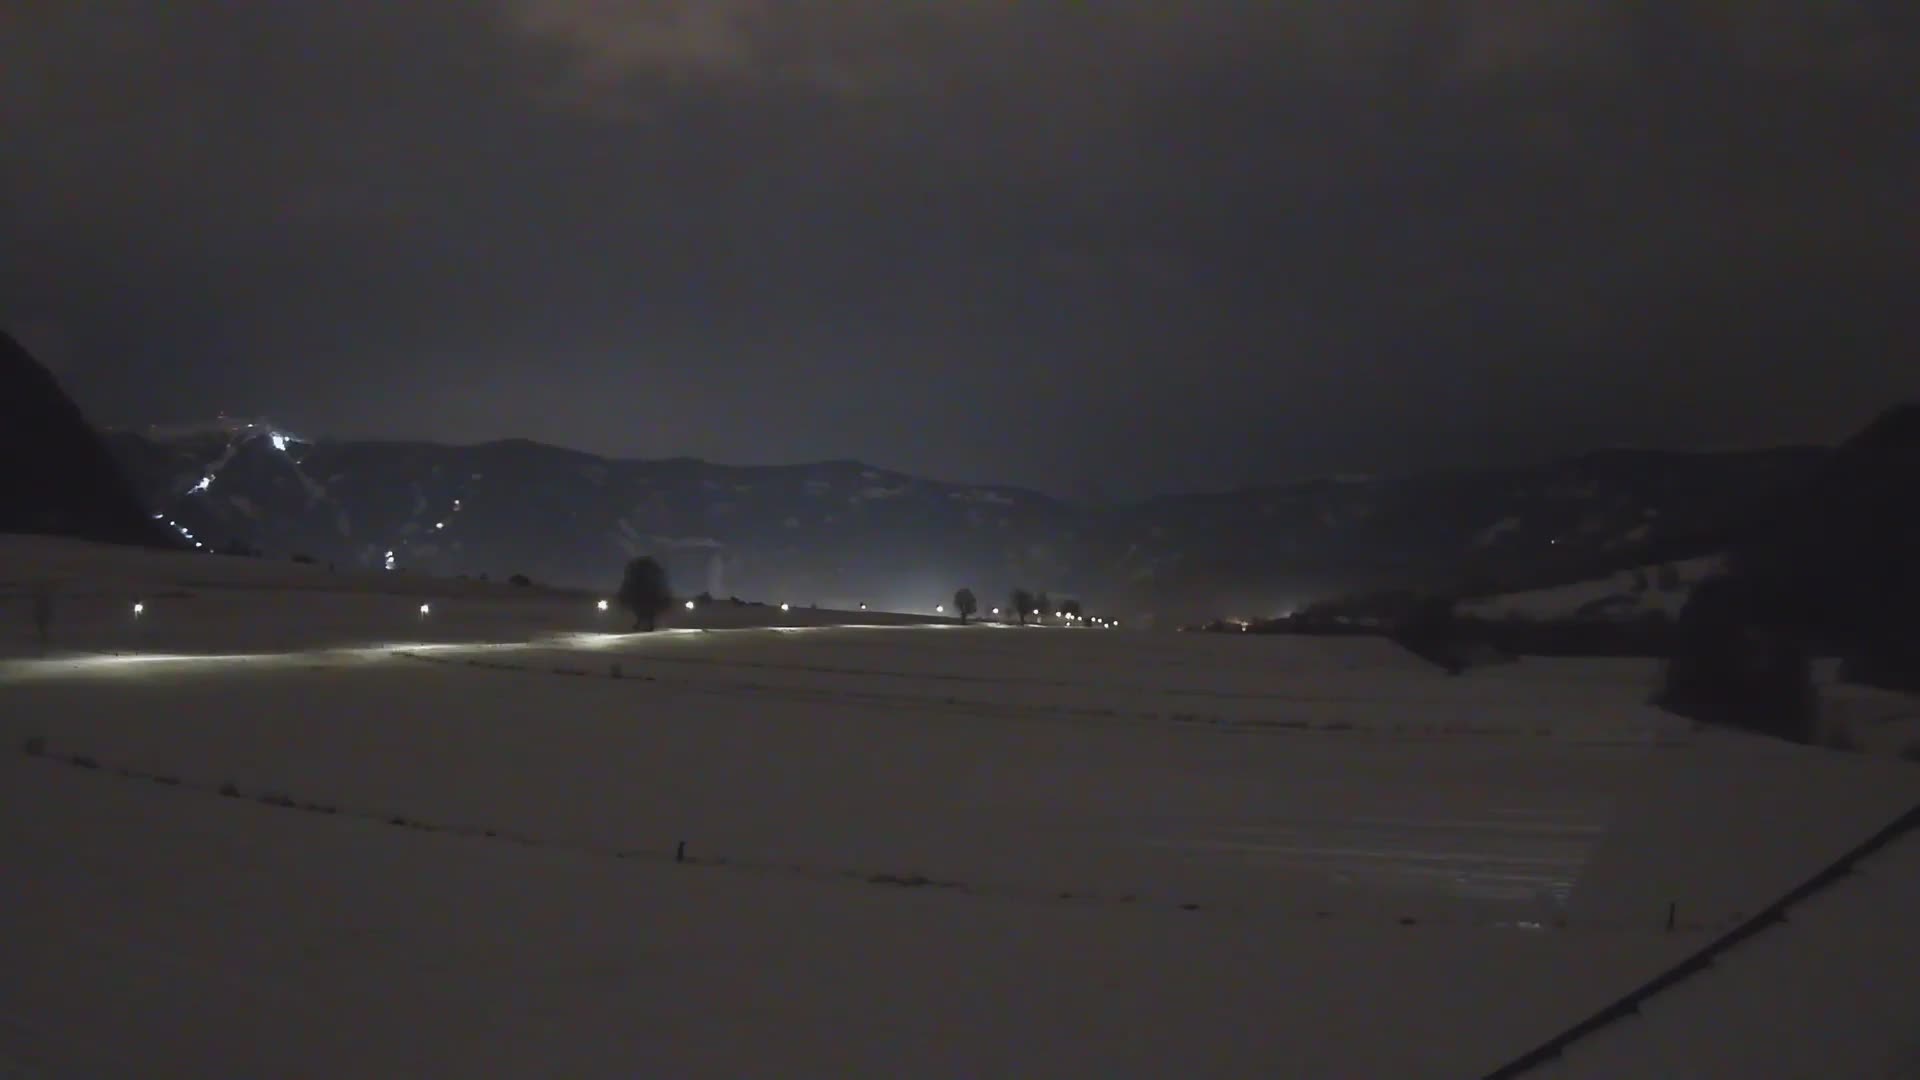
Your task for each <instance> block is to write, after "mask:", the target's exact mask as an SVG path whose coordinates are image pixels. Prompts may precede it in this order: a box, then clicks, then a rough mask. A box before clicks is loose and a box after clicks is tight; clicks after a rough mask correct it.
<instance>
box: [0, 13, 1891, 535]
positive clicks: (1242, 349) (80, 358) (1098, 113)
mask: <svg viewBox="0 0 1920 1080" xmlns="http://www.w3.org/2000/svg"><path fill="white" fill-rule="evenodd" d="M1915 85H1920V5H1916V4H1915V3H1914V2H1913V0H1798V2H1789V0H1631V2H1616V0H1425V2H1423V0H1339V2H1337V3H1336V2H1334V0H1270V2H1264V3H1254V2H1249V0H1183V2H1181V3H1178V4H1176V3H1172V2H1168V0H1108V2H1103V3H1083V2H1077V0H1072V2H1070V0H1024V2H1022V0H911V2H910V0H644V2H643V0H629V2H614V0H501V2H499V3H485V2H482V0H433V2H425V0H405V2H402V0H380V2H374V0H366V2H354V3H311V2H301V3H291V2H289V3H238V2H221V3H214V2H210V0H166V2H164V3H163V2H160V0H124V2H119V0H91V2H87V3H77V2H73V0H15V2H13V3H8V4H5V5H0V321H4V322H5V323H6V324H8V325H9V326H11V327H13V328H14V329H15V330H16V331H17V332H18V333H19V335H20V336H21V337H22V339H23V340H25V341H26V342H27V343H28V344H29V345H30V346H31V347H32V348H34V349H35V351H36V352H37V353H39V354H40V355H41V356H42V357H43V358H44V359H46V360H47V361H49V362H50V363H51V364H53V365H54V366H55V367H56V369H57V370H58V372H59V374H60V376H61V378H62V379H63V380H64V381H65V382H66V383H67V385H68V386H69V388H70V389H71V390H72V391H73V392H74V393H75V395H76V397H77V398H78V399H79V400H80V402H81V404H82V405H83V407H85V408H86V409H87V410H88V411H89V412H90V413H91V414H92V416H93V417H94V418H95V419H96V420H97V421H100V422H102V423H110V424H143V423H147V422H152V421H178V420H184V419H198V418H204V417H209V416H211V415H212V414H213V413H215V412H217V411H223V410H224V411H227V412H229V413H236V414H245V415H266V416H270V417H272V418H274V419H276V420H278V421H280V422H282V423H284V424H286V425H289V426H291V427H293V428H294V429H295V430H298V431H301V432H302V433H310V434H313V435H317V436H323V435H338V436H381V437H414V438H432V439H440V440H454V441H474V440H481V439H488V438H494V437H501V436H508V435H522V436H527V437H531V438H536V439H540V440H544V441H550V442H557V443H561V444H565V445H571V446H577V447H580V448H583V449H588V450H592V451H596V452H601V453H609V454H619V455H634V456H649V457H652V456H677V455H693V456H701V457H708V458H712V459H716V460H722V461H731V462H745V463H783V462H795V461H803V460H815V459H822V458H837V457H858V458H861V459H863V460H867V461H871V462H874V463H877V464H881V465H885V466H889V467H895V468H900V469H905V470H909V471H915V472H924V473H928V474H932V475H936V476H940V477H943V478H949V479H960V480H981V481H1001V482H1009V483H1017V484H1025V485H1030V486H1036V487H1040V488H1043V489H1046V490H1050V491H1054V492H1057V493H1061V494H1067V495H1075V496H1103V497H1120V496H1133V495H1140V494H1145V493H1150V492H1157V491H1166V490H1175V489H1186V488H1218V487H1225V486H1232V485H1236V484H1241V483H1248V482H1257V481H1272V480H1283V479H1288V478H1295V477H1302V476H1308V475H1313V474H1316V473H1322V472H1358V471H1400V470H1406V469H1412V468H1420V467H1426V466H1430V465H1435V464H1446V463H1475V462H1492V461H1513V460H1532V459H1537V458H1541V457H1544V456H1548V455H1552V454H1555V453H1560V452H1565V451H1571V450H1579V449H1586V448H1591V447H1594V446H1600V445H1612V444H1635V445H1656V446H1672V447H1689V448H1691V447H1714V446H1726V445H1753V444H1764V443H1774V442H1783V441H1810V440H1818V441H1828V440H1832V439H1835V438H1837V437H1839V436H1841V435H1843V434H1845V433H1846V432H1847V431H1849V430H1850V429H1852V428H1854V427H1857V426H1859V425H1860V424H1862V423H1864V422H1865V421H1866V420H1867V419H1868V418H1869V417H1870V416H1871V415H1872V414H1873V413H1874V412H1875V411H1877V410H1878V409H1879V408H1881V407H1883V406H1884V405H1887V404H1890V403H1892V402H1893V401H1895V400H1899V399H1901V398H1907V397H1912V396H1915V392H1916V389H1917V388H1920V329H1917V326H1920V315H1915V314H1912V313H1911V312H1912V311H1916V310H1920V288H1916V286H1920V272H1916V266H1917V265H1920V93H1916V92H1915V91H1914V86H1915Z"/></svg>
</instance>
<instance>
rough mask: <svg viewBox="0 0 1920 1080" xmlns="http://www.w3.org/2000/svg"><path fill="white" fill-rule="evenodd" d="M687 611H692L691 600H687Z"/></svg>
mask: <svg viewBox="0 0 1920 1080" xmlns="http://www.w3.org/2000/svg"><path fill="white" fill-rule="evenodd" d="M687 610H688V611H692V610H693V601H691V600H689V601H687Z"/></svg>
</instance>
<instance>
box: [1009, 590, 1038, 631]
mask: <svg viewBox="0 0 1920 1080" xmlns="http://www.w3.org/2000/svg"><path fill="white" fill-rule="evenodd" d="M1010 600H1011V602H1012V604H1013V613H1014V614H1015V615H1017V616H1019V617H1020V625H1021V626H1025V625H1027V613H1028V612H1030V611H1032V610H1033V594H1032V593H1030V592H1028V591H1027V590H1025V589H1015V590H1013V596H1012V597H1010Z"/></svg>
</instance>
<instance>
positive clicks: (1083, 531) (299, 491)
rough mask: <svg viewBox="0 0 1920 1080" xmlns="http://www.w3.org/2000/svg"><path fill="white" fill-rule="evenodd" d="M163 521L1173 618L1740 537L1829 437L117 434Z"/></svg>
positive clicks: (836, 595) (254, 429)
mask: <svg viewBox="0 0 1920 1080" xmlns="http://www.w3.org/2000/svg"><path fill="white" fill-rule="evenodd" d="M110 443H111V445H112V446H113V448H114V450H115V452H116V454H117V455H118V457H119V458H120V460H121V461H122V462H123V464H124V466H125V467H126V469H127V471H128V472H129V474H130V475H132V476H133V477H134V478H135V482H136V484H137V485H138V486H139V488H140V490H141V492H142V494H143V495H144V496H145V497H146V498H147V500H148V501H149V502H150V503H151V504H152V505H153V507H154V508H155V510H157V511H159V512H160V513H162V514H163V515H164V520H166V521H167V522H169V523H171V524H172V525H173V526H174V527H175V528H176V529H178V530H180V531H182V532H183V533H185V534H190V535H191V536H192V538H194V539H196V540H199V541H201V542H203V543H205V544H206V545H207V546H208V547H210V548H219V547H224V546H226V545H227V544H229V543H230V542H233V541H239V542H240V543H242V544H244V545H246V546H248V547H252V548H257V549H259V550H260V551H262V552H263V553H264V554H266V555H268V556H270V557H279V558H284V557H288V556H291V555H296V554H297V555H304V556H310V557H312V558H314V559H316V560H318V561H321V562H333V563H338V564H341V565H353V566H361V567H380V566H386V565H391V566H392V567H393V568H395V569H396V570H399V571H405V570H421V571H430V572H433V573H437V574H470V575H475V576H478V575H480V574H487V575H491V576H493V577H495V578H498V577H504V576H507V575H510V574H515V573H524V574H527V575H529V576H531V577H533V578H535V579H537V580H541V581H545V582H551V583H556V584H573V585H580V586H583V587H593V586H604V585H605V584H606V583H607V582H608V581H610V580H613V579H615V578H617V576H618V572H619V568H620V566H621V564H622V563H623V562H624V560H625V559H626V558H628V557H629V556H631V555H633V554H636V553H641V552H645V553H651V554H654V555H657V556H660V557H662V558H663V559H664V560H665V561H666V562H667V564H668V567H669V571H670V573H671V574H672V577H673V579H674V581H675V583H676V586H677V587H679V588H681V589H686V590H693V589H706V590H708V591H711V592H713V593H715V594H716V595H727V594H736V595H740V596H743V597H748V596H751V597H757V598H767V599H781V600H790V601H792V602H795V603H803V604H804V603H811V602H817V603H820V604H822V605H830V604H833V605H852V604H855V603H860V602H866V603H871V604H873V605H874V606H876V607H881V606H885V607H891V608H900V609H908V610H917V609H921V608H930V607H931V606H932V605H933V604H935V603H938V602H941V601H943V600H945V599H946V598H947V597H950V596H951V595H952V592H953V590H954V588H955V587H956V586H958V585H961V584H968V585H971V586H972V587H973V588H974V589H975V591H976V592H977V593H979V594H980V595H981V596H982V598H983V599H985V600H986V602H987V604H988V605H989V606H990V605H991V604H992V603H993V602H994V598H997V597H1000V596H1003V595H1005V591H1006V590H1007V589H1008V588H1010V587H1012V586H1014V585H1024V586H1028V587H1030V588H1034V589H1047V590H1051V591H1052V592H1053V593H1054V594H1056V595H1076V596H1081V597H1084V598H1086V599H1088V600H1091V601H1093V602H1096V603H1099V604H1101V605H1103V606H1105V607H1107V608H1108V609H1110V610H1131V611H1135V612H1141V613H1145V612H1158V613H1161V614H1164V615H1166V616H1168V617H1191V616H1195V615H1209V614H1222V613H1243V614H1247V615H1250V616H1266V615H1273V614H1278V613H1280V612H1282V611H1285V610H1288V609H1290V608H1293V607H1295V606H1298V605H1301V604H1304V603H1306V602H1308V601H1311V600H1313V599H1316V598H1319V597H1323V596H1326V595H1329V594H1331V593H1335V592H1340V591H1346V590H1352V589H1356V588H1364V587H1369V586H1379V585H1398V584H1406V583H1412V582H1432V581H1435V580H1441V579H1444V580H1447V581H1450V582H1467V583H1472V584H1473V585H1474V586H1475V587H1476V588H1477V590H1478V591H1481V592H1494V591H1506V590H1513V589H1523V588H1532V587H1539V586H1543V585H1551V584H1557V583H1561V582H1567V581H1577V580H1582V579H1585V578H1591V577H1595V576H1598V575H1600V574H1604V573H1606V572H1608V571H1610V570H1612V569H1614V568H1617V567H1620V566H1627V565H1633V564H1636V563H1641V562H1646V561H1649V560H1669V559H1676V558H1685V557H1691V556H1697V555H1701V554H1706V553H1709V552H1712V551H1716V550H1719V545H1720V544H1721V543H1722V542H1723V540H1724V536H1725V534H1726V532H1727V530H1728V529H1730V528H1732V527H1734V526H1735V524H1737V523H1738V522H1739V521H1741V520H1743V518H1744V516H1745V515H1748V514H1749V513H1750V512H1752V510H1753V508H1754V507H1755V506H1757V505H1758V504H1759V503H1761V502H1762V501H1764V500H1766V499H1768V498H1769V497H1771V496H1773V495H1774V494H1775V493H1777V492H1779V491H1782V490H1786V489H1788V488H1790V487H1792V486H1793V485H1795V484H1799V483H1801V482H1804V480H1805V478H1806V477H1807V476H1808V475H1810V474H1811V472H1812V471H1813V470H1814V469H1815V468H1816V467H1817V466H1818V465H1819V463H1820V462H1821V461H1822V460H1823V458H1824V456H1825V454H1826V453H1827V451H1824V450H1818V449H1782V450H1771V451H1757V452H1739V453H1714V454H1685V453H1658V452H1648V451H1601V452H1597V453H1593V454H1587V455H1582V456H1579V457H1575V458H1570V459H1567V460H1563V461H1559V462H1554V463H1551V464H1547V465H1541V466H1533V467H1525V468H1503V469H1481V470H1454V471H1447V472H1434V473H1424V474H1416V475H1410V476H1403V477H1387V478H1375V477H1333V478H1327V479H1322V480H1314V481H1306V482H1301V483H1292V484H1283V485H1273V486H1266V487H1257V488H1248V489H1244V490H1239V491H1232V492H1221V493H1213V494H1199V495H1183V496H1170V497H1163V498H1154V499H1149V500H1145V501H1142V502H1137V503H1131V504H1123V505H1118V506H1108V507H1087V506H1081V505H1078V504H1074V503H1070V502H1067V501H1064V500H1060V499H1056V498H1053V497H1050V496H1047V495H1044V494H1041V493H1038V492H1033V491H1027V490H1023V489H1019V488H1013V487H1001V486H980V485H967V484H951V483H943V482H940V481H935V480H929V479H926V478H922V477H916V476H910V475H906V474H903V473H899V472H894V471H891V470H887V469H882V468H877V467H874V466H870V465H865V464H862V463H860V462H855V461H831V462H819V463H814V464H807V465H794V466H767V467H761V466H730V465H718V464H712V463H708V462H702V461H695V460H689V459H674V460H656V461H628V460H612V459H607V458H601V457H596V456H594V455H591V454H585V453H580V452H577V451H572V450H565V449H561V448H557V447H552V446H545V445H540V444H536V443H531V442H526V441H520V440H509V441H505V442H495V443H487V444H482V445H476V446H443V445H435V444H428V443H409V442H327V441H321V442H308V441H306V440H304V439H301V438H299V437H298V436H295V435H293V434H290V433H288V432H286V431H284V430H282V429H280V428H277V427H275V426H274V425H273V424H272V423H271V422H269V421H264V420H256V421H237V422H236V421H223V422H222V423H219V424H214V425H207V426H204V427H195V428H186V429H171V430H167V431H146V432H116V433H113V434H112V435H111V436H110Z"/></svg>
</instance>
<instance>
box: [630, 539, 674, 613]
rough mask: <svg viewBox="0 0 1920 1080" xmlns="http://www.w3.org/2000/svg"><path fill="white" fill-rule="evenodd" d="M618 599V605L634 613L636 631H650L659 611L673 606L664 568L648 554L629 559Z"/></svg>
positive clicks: (671, 593)
mask: <svg viewBox="0 0 1920 1080" xmlns="http://www.w3.org/2000/svg"><path fill="white" fill-rule="evenodd" d="M618 599H619V601H620V606H621V607H623V608H625V609H627V610H628V611H630V612H632V613H633V628H634V629H635V630H652V629H653V627H654V623H655V621H656V620H658V619H659V618H660V613H661V612H663V611H665V610H667V608H669V607H671V606H672V605H673V591H672V590H671V589H669V588H668V587H667V571H666V568H664V567H662V566H661V565H660V563H659V562H658V561H656V560H655V559H653V558H652V557H651V556H648V555H642V556H640V557H638V558H636V559H633V560H631V561H629V562H628V563H627V572H626V576H625V577H624V578H622V579H621V582H620V592H619V594H618Z"/></svg>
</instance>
